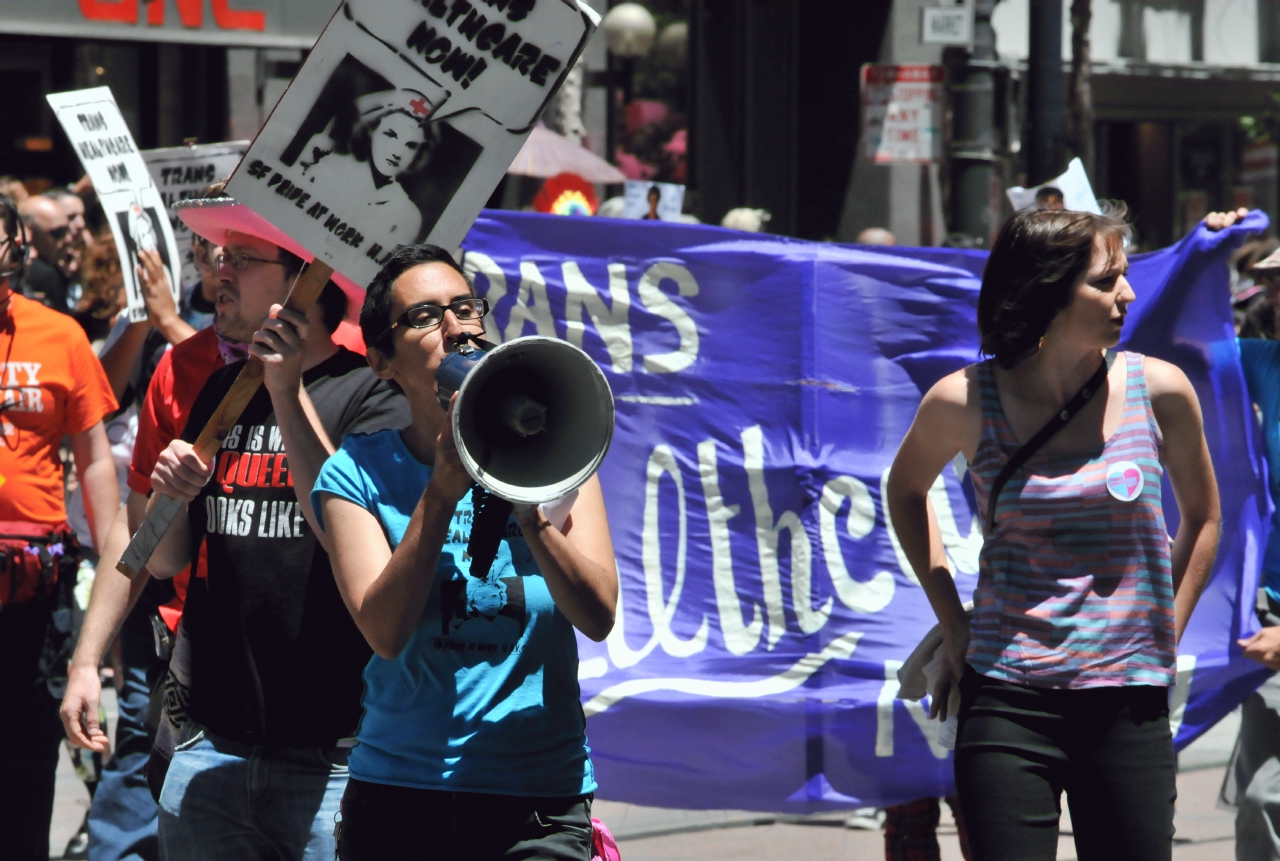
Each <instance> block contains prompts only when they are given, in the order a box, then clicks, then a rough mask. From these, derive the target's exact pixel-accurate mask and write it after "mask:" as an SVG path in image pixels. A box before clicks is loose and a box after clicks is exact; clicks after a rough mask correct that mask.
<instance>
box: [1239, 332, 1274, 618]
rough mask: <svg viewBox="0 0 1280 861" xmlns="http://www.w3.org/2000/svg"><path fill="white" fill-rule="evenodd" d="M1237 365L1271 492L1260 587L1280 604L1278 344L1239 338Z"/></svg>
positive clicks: (1268, 487)
mask: <svg viewBox="0 0 1280 861" xmlns="http://www.w3.org/2000/svg"><path fill="white" fill-rule="evenodd" d="M1237 343H1238V344H1239V345H1240V365H1241V366H1242V367H1243V369H1244V381H1245V385H1246V386H1248V388H1249V400H1251V401H1253V402H1254V403H1255V404H1257V405H1258V410H1259V411H1260V412H1261V413H1262V433H1263V440H1264V441H1265V444H1266V450H1267V489H1268V490H1269V491H1270V492H1271V503H1272V505H1273V506H1274V511H1272V513H1271V532H1270V534H1269V535H1268V536H1267V552H1266V555H1264V556H1263V558H1262V585H1263V587H1264V588H1266V590H1267V593H1268V594H1269V595H1270V596H1271V597H1272V598H1273V599H1275V600H1277V601H1280V341H1263V340H1261V339H1257V338H1240V339H1239V340H1238V341H1237Z"/></svg>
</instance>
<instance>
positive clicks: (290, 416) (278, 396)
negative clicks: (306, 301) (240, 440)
mask: <svg viewBox="0 0 1280 861" xmlns="http://www.w3.org/2000/svg"><path fill="white" fill-rule="evenodd" d="M310 328H311V324H310V323H309V322H308V320H307V318H306V316H304V315H302V314H299V313H298V312H297V311H290V310H287V309H285V308H283V307H282V306H280V305H272V306H271V316H270V317H268V318H267V320H266V321H265V322H264V323H263V324H262V328H261V329H259V330H258V331H257V332H255V333H254V335H253V344H252V345H250V347H249V352H250V354H251V355H253V356H255V357H257V358H259V359H261V360H262V362H263V365H264V366H265V367H264V370H263V375H262V383H263V385H264V386H266V388H267V391H268V392H270V393H271V406H272V409H273V410H274V411H275V415H276V424H277V425H278V426H279V427H280V437H281V439H282V440H283V441H284V450H285V454H286V456H287V457H288V459H289V474H290V475H291V476H292V478H293V492H294V493H295V494H296V495H297V497H298V505H299V506H300V507H301V508H302V515H303V517H305V518H306V519H307V524H308V525H309V526H310V527H311V531H312V532H314V533H315V536H316V539H317V540H318V541H319V542H320V546H321V547H323V548H324V549H325V551H326V552H327V553H332V552H333V545H332V543H331V542H330V541H329V537H328V536H327V535H326V534H325V533H324V530H322V529H321V528H320V524H319V522H318V521H317V520H316V513H315V512H314V511H313V510H312V509H311V488H312V487H313V486H314V485H315V482H316V476H318V475H319V474H320V467H322V466H324V462H325V461H326V460H328V459H329V455H331V454H333V453H334V451H335V450H336V449H334V447H333V443H332V442H331V441H330V439H329V434H328V432H327V431H325V429H324V425H323V424H321V422H320V417H319V416H318V415H317V414H316V410H315V406H314V405H312V403H311V398H310V397H308V395H307V390H306V389H305V388H304V387H303V385H302V365H303V359H304V357H305V354H306V343H307V338H308V336H309V334H310Z"/></svg>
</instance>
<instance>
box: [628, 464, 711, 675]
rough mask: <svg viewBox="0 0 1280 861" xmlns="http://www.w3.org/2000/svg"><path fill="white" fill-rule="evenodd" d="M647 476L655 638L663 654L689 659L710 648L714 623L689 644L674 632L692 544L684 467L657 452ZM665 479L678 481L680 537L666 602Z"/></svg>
mask: <svg viewBox="0 0 1280 861" xmlns="http://www.w3.org/2000/svg"><path fill="white" fill-rule="evenodd" d="M646 473H647V474H646V476H645V493H644V532H643V537H642V543H643V546H644V549H643V559H644V581H645V593H646V595H647V597H648V609H649V619H650V621H651V622H652V623H653V631H654V635H655V636H657V637H658V640H659V642H660V643H661V644H662V650H663V651H664V652H666V653H667V654H668V655H671V656H672V657H673V658H687V657H689V656H691V655H696V654H697V653H698V652H701V651H702V650H703V649H704V648H706V646H707V634H708V632H709V626H710V623H709V622H708V620H707V617H706V616H703V617H702V624H701V625H700V626H699V628H698V632H697V633H696V634H694V635H693V637H692V638H691V639H689V640H681V639H680V638H679V637H677V636H676V634H675V632H674V631H672V630H671V620H672V619H673V618H675V614H676V607H677V605H678V604H679V603H680V596H681V594H683V592H684V575H685V559H686V556H687V552H688V544H689V525H688V518H687V517H686V515H685V501H684V481H683V480H682V479H681V477H680V466H679V464H678V463H677V462H676V458H675V455H674V454H673V453H672V451H671V449H670V448H669V447H668V446H665V445H660V446H657V447H655V448H654V450H653V454H651V455H650V456H649V466H648V469H647V470H646ZM663 475H670V476H671V478H672V479H673V480H674V481H675V485H676V487H675V490H676V500H677V506H678V507H677V517H678V518H679V531H678V533H677V537H676V573H675V582H674V583H672V584H671V597H670V598H669V599H667V600H666V601H663V598H662V593H663V588H662V545H661V543H660V537H659V532H658V491H659V489H660V488H659V485H660V482H661V481H662V476H663Z"/></svg>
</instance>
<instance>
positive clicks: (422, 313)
mask: <svg viewBox="0 0 1280 861" xmlns="http://www.w3.org/2000/svg"><path fill="white" fill-rule="evenodd" d="M446 309H447V310H449V311H452V312H453V316H455V317H457V318H458V321H459V322H461V323H468V322H471V321H474V320H479V319H481V318H482V317H484V315H485V314H488V313H489V303H488V301H486V300H484V299H478V298H476V297H474V296H468V297H467V298H465V299H458V300H457V301H454V302H450V303H449V304H448V305H437V304H435V303H434V302H423V303H421V304H418V305H412V306H410V307H408V308H406V309H405V311H404V313H403V314H401V315H400V316H399V317H397V318H396V319H395V322H394V323H392V324H391V329H394V328H395V327H396V326H408V327H409V328H411V329H428V330H429V329H434V328H435V327H436V326H439V325H440V323H441V322H443V321H444V312H445V310H446ZM387 331H388V332H390V329H388V330H387Z"/></svg>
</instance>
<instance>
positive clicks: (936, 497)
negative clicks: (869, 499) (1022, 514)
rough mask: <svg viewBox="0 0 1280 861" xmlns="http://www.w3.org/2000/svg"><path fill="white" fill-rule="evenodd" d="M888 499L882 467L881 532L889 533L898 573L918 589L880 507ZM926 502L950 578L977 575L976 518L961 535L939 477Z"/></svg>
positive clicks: (886, 512) (978, 539)
mask: <svg viewBox="0 0 1280 861" xmlns="http://www.w3.org/2000/svg"><path fill="white" fill-rule="evenodd" d="M888 498H889V469H888V468H887V467H886V468H885V471H884V472H883V473H881V475H880V502H881V509H882V510H883V512H884V525H885V529H886V531H888V533H889V541H890V542H891V543H892V544H893V552H894V554H895V555H896V556H897V557H898V567H899V568H901V569H902V573H903V574H904V575H905V576H906V578H907V579H908V580H910V581H911V582H912V583H914V584H915V585H917V586H919V585H920V580H919V578H917V577H916V572H915V570H914V569H913V568H912V567H911V561H910V560H909V559H907V554H906V552H905V551H903V549H902V542H900V541H899V540H898V533H897V530H895V529H894V528H893V518H892V516H891V515H890V514H889V506H888V505H886V504H884V501H885V500H887V499H888ZM929 502H930V503H931V504H932V506H933V513H934V516H935V517H936V518H937V520H938V529H939V531H940V532H941V533H942V546H943V548H945V549H946V551H947V559H948V561H949V562H950V563H951V564H950V568H951V576H952V577H954V576H956V572H959V573H961V574H977V573H978V554H979V552H980V551H981V550H982V527H981V525H980V524H979V523H978V518H977V517H974V518H973V519H972V520H971V521H970V524H969V534H968V535H967V536H961V535H960V527H959V526H958V525H957V524H956V516H955V511H954V510H953V509H952V507H951V497H949V496H948V495H947V485H946V483H945V481H944V480H943V478H942V476H941V475H939V476H938V477H937V478H936V479H934V482H933V486H932V487H930V488H929Z"/></svg>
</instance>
